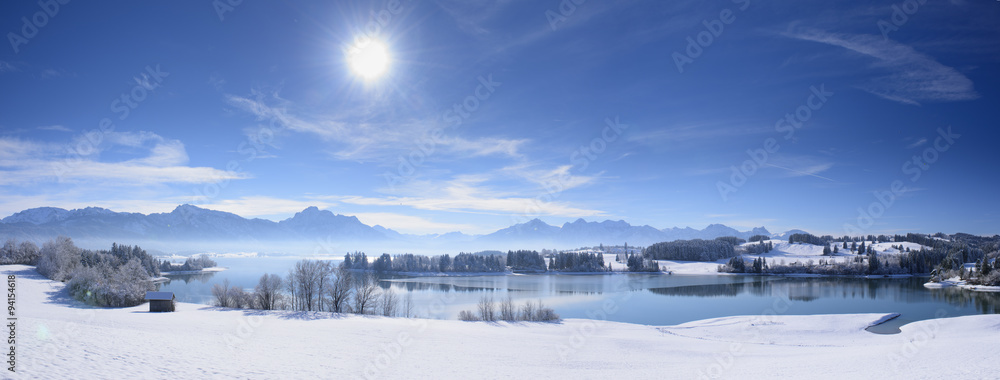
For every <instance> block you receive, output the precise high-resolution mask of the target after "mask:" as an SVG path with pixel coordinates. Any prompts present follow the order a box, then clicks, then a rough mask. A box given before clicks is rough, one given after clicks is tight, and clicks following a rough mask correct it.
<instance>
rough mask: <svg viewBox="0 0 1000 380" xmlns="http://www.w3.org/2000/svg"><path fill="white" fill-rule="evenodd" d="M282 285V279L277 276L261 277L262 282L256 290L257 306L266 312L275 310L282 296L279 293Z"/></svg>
mask: <svg viewBox="0 0 1000 380" xmlns="http://www.w3.org/2000/svg"><path fill="white" fill-rule="evenodd" d="M282 283H283V281H282V280H281V277H280V276H278V275H276V274H267V273H265V274H264V275H263V276H260V281H259V282H257V287H255V288H254V296H255V298H256V301H255V302H256V304H257V305H256V306H257V307H258V308H260V309H264V310H274V309H275V307H276V306H277V303H278V297H279V296H280V295H281V294H280V293H279V292H280V291H281V286H282Z"/></svg>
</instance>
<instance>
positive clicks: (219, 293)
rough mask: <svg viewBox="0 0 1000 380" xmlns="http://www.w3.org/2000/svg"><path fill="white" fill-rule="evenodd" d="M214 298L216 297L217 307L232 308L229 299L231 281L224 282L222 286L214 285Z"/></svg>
mask: <svg viewBox="0 0 1000 380" xmlns="http://www.w3.org/2000/svg"><path fill="white" fill-rule="evenodd" d="M212 296H213V297H215V305H216V306H220V307H232V300H231V299H230V298H229V296H230V294H229V279H228V278H227V279H225V280H223V281H222V284H215V285H212Z"/></svg>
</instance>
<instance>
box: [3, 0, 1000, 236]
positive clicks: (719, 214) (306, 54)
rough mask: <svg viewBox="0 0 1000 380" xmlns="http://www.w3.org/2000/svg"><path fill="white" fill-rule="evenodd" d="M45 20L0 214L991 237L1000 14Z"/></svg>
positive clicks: (844, 9) (26, 73)
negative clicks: (621, 223)
mask: <svg viewBox="0 0 1000 380" xmlns="http://www.w3.org/2000/svg"><path fill="white" fill-rule="evenodd" d="M43 3H44V2H43ZM44 4H49V5H46V6H42V5H39V3H36V2H4V3H3V5H2V6H0V7H2V12H0V26H2V28H0V29H2V31H3V32H4V33H5V36H6V37H7V38H6V39H5V41H6V42H7V44H6V45H4V46H2V47H0V86H2V88H3V91H0V104H2V105H3V106H2V112H0V215H3V216H6V215H9V214H12V213H14V212H17V211H20V210H23V209H27V208H32V207H40V206H55V207H63V208H67V209H69V208H80V207H85V206H100V207H106V208H110V209H113V210H116V211H130V212H143V213H150V212H169V211H170V210H172V209H173V208H174V207H176V206H177V205H178V204H182V203H191V204H196V205H199V206H201V207H206V208H211V209H217V210H224V211H230V212H234V213H237V214H240V215H243V216H248V217H261V218H268V219H273V220H279V219H283V218H286V217H289V216H291V215H293V214H294V213H295V212H297V211H300V210H302V209H304V208H305V207H307V206H310V205H315V206H319V207H320V208H323V209H329V210H331V211H333V212H335V213H340V214H346V215H357V216H358V217H359V218H360V219H361V220H362V221H363V222H365V223H368V224H380V225H383V226H386V227H390V228H394V229H397V230H399V231H401V232H409V233H437V232H447V231H454V230H461V231H463V232H466V233H487V232H491V231H493V230H496V229H499V228H503V227H506V226H509V225H511V224H514V223H519V222H524V221H527V220H529V219H531V218H534V217H539V218H541V219H542V220H545V221H547V222H549V223H550V224H561V223H563V222H566V221H572V220H575V219H577V218H584V219H587V220H604V219H614V220H617V219H624V220H626V221H629V222H630V223H632V224H649V225H652V226H654V227H657V228H665V227H672V226H681V227H683V226H691V227H695V228H703V227H704V226H705V225H707V224H710V223H724V224H727V225H730V226H733V227H737V228H741V229H743V228H749V227H753V226H766V227H767V228H769V229H770V230H772V231H783V230H786V229H790V228H802V229H806V230H809V231H813V232H816V233H829V234H834V235H843V234H844V232H845V230H847V229H850V228H853V230H851V231H854V232H858V233H883V232H889V233H892V232H906V231H916V232H938V231H943V232H948V233H952V232H959V231H961V232H970V233H976V234H994V233H997V232H1000V228H998V225H1000V215H998V214H997V212H998V211H997V210H1000V202H998V198H997V196H996V195H995V194H996V190H995V187H996V185H997V183H998V179H997V174H996V173H997V169H996V164H997V163H998V162H1000V153H998V150H997V149H995V147H994V146H995V145H996V141H997V138H998V137H1000V132H998V131H997V129H996V120H998V119H1000V118H998V116H1000V111H998V110H1000V107H997V104H998V96H1000V94H998V92H997V90H996V89H997V85H998V73H1000V29H998V28H997V27H996V25H997V23H998V21H1000V3H995V2H973V1H952V2H927V3H925V4H919V3H917V2H915V1H911V2H875V3H872V2H834V3H833V4H831V2H827V1H796V2H781V3H780V4H772V3H764V2H761V1H756V0H751V1H729V0H727V1H677V2H629V1H614V2H601V1H594V0H591V1H587V2H584V3H582V4H579V5H574V4H575V3H572V2H570V1H568V0H567V1H564V2H559V1H504V2H477V1H472V2H468V1H456V2H449V1H439V2H414V1H401V2H399V3H395V2H370V3H369V2H360V3H348V2H311V1H309V2H293V1H289V2H264V3H260V2H249V1H246V2H242V3H239V4H237V5H236V6H229V5H226V4H228V3H227V2H226V1H224V0H223V1H217V2H215V5H213V3H211V2H159V3H156V4H150V3H146V2H142V3H137V2H101V3H100V4H89V3H84V2H69V3H67V4H59V3H58V2H55V1H52V2H50V3H44ZM220 4H221V5H220ZM55 5H58V10H57V11H56V7H55ZM914 5H918V6H916V7H914ZM45 7H47V8H48V12H49V14H51V16H50V15H49V14H46V13H43V12H46V10H45ZM560 7H561V8H560ZM894 7H895V8H894ZM894 13H895V14H894ZM904 16H905V17H904ZM25 22H27V23H29V24H31V25H26V24H25ZM366 28H367V29H366ZM366 30H367V31H366ZM368 38H370V40H371V41H376V42H374V43H373V42H368V41H369V39H368ZM689 38H690V40H689ZM692 41H693V42H692ZM692 43H694V44H696V45H697V47H695V46H690V45H691V44H692ZM373 44H374V45H373ZM378 44H382V46H384V47H385V50H386V52H387V54H388V56H389V60H388V64H387V69H386V71H385V72H384V73H383V74H382V75H380V76H377V77H374V78H365V77H363V76H359V75H357V74H356V73H355V72H354V71H353V70H352V69H351V66H350V64H349V62H350V61H351V57H353V54H355V51H356V49H366V48H368V47H369V46H377V45H378ZM678 62H680V66H681V67H680V69H679V68H678V66H679V65H678ZM817 94H823V96H822V97H819V96H817ZM786 115H791V116H786ZM796 115H797V116H796ZM788 117H790V118H791V119H790V120H789V119H786V118H788ZM779 120H784V121H782V122H779ZM793 125H798V127H797V128H795V127H793ZM948 128H951V132H950V133H951V135H950V137H948V138H944V137H941V138H938V136H942V134H941V133H942V132H939V130H940V131H943V133H944V134H946V135H947V134H948V132H947V131H948ZM956 135H957V136H958V137H956ZM763 149H770V152H769V153H768V154H767V157H766V158H764V157H763V156H761V155H760V154H759V152H760V151H761V150H763ZM748 150H749V151H751V152H757V157H756V158H757V160H756V161H754V160H753V157H752V155H750V154H748V153H747V151H748ZM914 156H917V157H926V158H927V160H929V162H924V161H927V160H924V159H921V161H922V162H913V157H914ZM748 160H749V161H748ZM908 162H909V163H908ZM734 167H735V168H736V169H735V170H737V171H740V170H741V169H740V167H742V168H743V169H742V172H741V173H740V175H738V176H735V177H734V175H733V170H734V169H733V168H734ZM894 181H899V183H897V184H896V185H897V190H900V188H905V190H906V191H897V192H896V193H895V194H893V195H892V196H886V195H882V196H881V199H882V200H881V201H880V200H879V199H880V198H879V197H877V196H876V195H875V194H876V193H883V194H884V192H887V191H889V192H891V191H892V187H893V182H894ZM859 210H862V211H859ZM845 225H846V226H847V227H845Z"/></svg>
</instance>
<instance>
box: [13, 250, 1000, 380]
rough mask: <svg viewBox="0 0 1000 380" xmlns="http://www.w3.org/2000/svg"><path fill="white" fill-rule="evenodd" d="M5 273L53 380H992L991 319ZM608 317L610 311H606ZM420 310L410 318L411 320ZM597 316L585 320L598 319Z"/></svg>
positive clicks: (21, 347) (27, 361) (44, 371)
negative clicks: (666, 311) (317, 297)
mask: <svg viewBox="0 0 1000 380" xmlns="http://www.w3.org/2000/svg"><path fill="white" fill-rule="evenodd" d="M0 269H2V271H3V274H4V275H7V274H15V275H17V289H18V293H17V310H18V313H19V315H18V317H19V320H18V327H17V337H18V346H17V369H18V372H17V373H14V374H11V373H9V372H5V373H4V376H5V377H12V378H16V379H21V378H23V379H62V378H289V379H298V378H407V379H412V378H432V379H440V378H525V377H527V376H539V377H544V378H630V379H631V378H635V379H654V378H655V379H660V378H699V377H707V378H712V377H721V378H762V377H766V378H773V377H782V378H817V377H827V378H838V379H842V378H849V377H850V378H855V377H862V378H952V377H956V376H957V377H960V378H995V376H996V374H997V373H998V370H1000V363H998V362H997V360H996V359H995V353H996V340H997V337H998V336H1000V315H977V316H968V317H959V318H948V319H936V320H928V321H921V322H916V323H911V324H909V325H906V326H903V328H902V329H901V333H900V334H896V335H877V334H872V333H868V332H866V331H864V329H865V328H866V327H867V326H869V325H871V324H872V323H874V322H877V321H879V320H881V319H883V318H885V317H886V316H887V315H886V314H848V315H812V316H791V315H777V316H775V315H772V314H780V313H781V312H782V311H783V309H782V306H783V305H780V304H778V303H776V304H775V305H774V309H771V310H762V314H763V316H737V317H726V318H716V319H710V320H704V321H695V322H690V323H685V324H682V325H677V326H665V327H653V326H644V325H635V324H626V323H615V322H603V321H598V320H584V319H569V320H565V321H563V322H562V323H556V324H547V323H468V322H459V321H450V320H448V321H446V320H425V319H395V318H382V317H361V316H353V315H350V316H348V315H337V314H332V313H318V312H313V313H306V312H286V311H276V312H262V311H244V310H228V309H219V308H213V307H208V306H204V305H198V304H188V303H179V304H178V307H177V310H178V311H177V312H175V313H148V312H147V309H148V307H147V306H146V305H141V306H137V307H131V308H121V309H97V308H90V307H87V306H85V305H81V304H80V303H78V302H76V301H74V300H72V299H69V298H68V296H67V294H66V291H65V289H64V288H65V286H64V285H63V284H61V283H57V282H53V281H49V280H46V279H43V278H41V276H39V275H37V273H36V272H35V271H34V268H32V267H27V266H20V265H12V266H3V267H0ZM612 310H613V309H612ZM418 312H419V310H418ZM605 312H611V311H608V310H595V311H594V316H595V318H601V316H602V315H603V314H602V313H605Z"/></svg>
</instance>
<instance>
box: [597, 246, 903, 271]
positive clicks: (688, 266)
mask: <svg viewBox="0 0 1000 380" xmlns="http://www.w3.org/2000/svg"><path fill="white" fill-rule="evenodd" d="M765 242H770V243H771V244H773V245H774V249H773V250H771V252H768V253H764V254H760V255H744V256H743V257H744V258H745V259H747V260H753V259H755V258H757V257H764V258H765V259H767V262H768V264H781V263H785V264H791V263H793V262H796V261H798V262H800V263H803V264H805V263H807V262H808V261H809V260H812V261H813V262H814V263H818V262H819V260H820V259H823V260H827V261H836V262H846V261H849V260H851V259H852V258H854V257H857V255H856V254H852V253H851V252H850V249H848V250H844V249H843V243H840V244H836V243H833V244H831V245H830V248H831V249H832V248H833V246H834V245H837V246H839V247H841V250H840V252H838V253H837V254H836V255H834V256H823V246H821V245H812V244H804V243H795V244H789V243H788V241H787V240H768V241H765ZM750 244H757V243H756V242H754V243H744V244H743V245H750ZM858 244H859V245H860V244H861V243H860V242H858ZM871 244H872V242H870V241H866V242H865V246H866V247H867V246H869V245H871ZM900 244H902V245H903V248H904V249H906V248H909V249H911V250H918V251H919V250H920V248H921V247H922V246H921V245H920V244H916V243H909V242H902V243H875V251H876V252H878V253H879V254H899V253H901V252H900V251H899V250H896V249H894V248H892V246H893V245H896V246H898V245H900ZM848 247H850V244H848ZM614 260H615V256H614V255H604V261H605V262H613V263H612V267H613V268H614V270H625V264H624V263H617V262H614ZM727 261H729V259H724V260H718V261H713V262H703V261H675V260H657V261H656V262H657V263H659V264H660V270H663V271H670V272H672V273H674V274H719V272H718V268H719V265H722V264H725V263H726V262H727Z"/></svg>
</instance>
